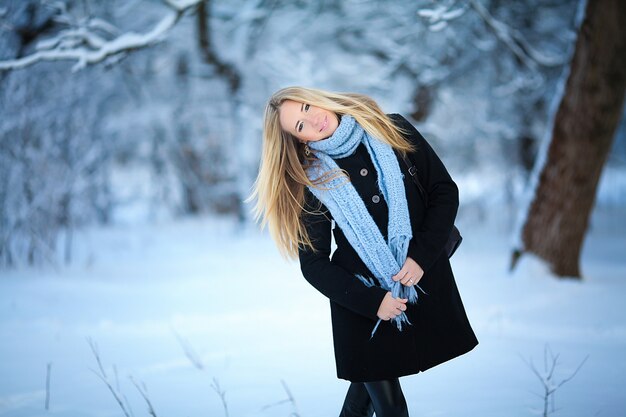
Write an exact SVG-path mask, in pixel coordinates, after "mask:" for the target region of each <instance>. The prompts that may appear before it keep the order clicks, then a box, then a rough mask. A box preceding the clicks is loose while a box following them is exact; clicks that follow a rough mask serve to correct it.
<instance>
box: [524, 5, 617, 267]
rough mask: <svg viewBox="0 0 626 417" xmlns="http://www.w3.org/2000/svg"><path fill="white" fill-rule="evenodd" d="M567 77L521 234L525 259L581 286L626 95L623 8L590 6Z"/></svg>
mask: <svg viewBox="0 0 626 417" xmlns="http://www.w3.org/2000/svg"><path fill="white" fill-rule="evenodd" d="M585 7H586V9H585V16H584V18H583V21H582V24H581V25H580V29H579V33H578V39H577V41H576V49H575V52H574V56H573V58H572V62H571V66H570V73H569V76H568V78H567V82H566V84H565V88H564V90H563V96H562V98H561V102H560V104H559V106H558V109H557V111H556V114H555V117H554V124H553V126H552V135H551V136H552V139H551V142H550V144H549V146H548V148H547V151H546V152H547V153H546V154H545V155H540V156H539V158H538V160H537V163H538V164H542V166H541V167H539V166H538V167H536V168H539V169H536V170H535V175H536V176H535V178H533V180H532V181H533V183H534V184H536V187H535V190H534V195H533V197H532V200H531V202H530V205H529V207H528V212H527V215H526V218H525V223H524V224H523V227H522V230H521V238H522V246H523V248H518V249H517V250H516V251H515V253H514V255H513V262H512V266H513V267H514V265H515V262H516V260H517V258H518V257H519V255H521V253H523V252H531V253H534V254H536V255H538V256H539V257H540V258H542V259H544V260H545V261H546V262H547V263H548V264H549V265H550V268H551V270H552V272H553V273H554V274H556V275H557V276H559V277H569V278H578V279H580V278H581V274H580V266H579V265H580V252H581V248H582V244H583V240H584V237H585V233H586V230H587V225H588V222H589V216H590V214H591V211H592V208H593V205H594V201H595V195H596V188H597V185H598V181H599V179H600V175H601V173H602V168H603V166H604V163H605V162H606V159H607V156H608V154H609V151H610V149H611V144H612V143H613V138H614V136H615V130H616V128H617V126H618V123H619V120H620V117H621V115H622V109H623V105H624V91H625V88H626V2H624V1H622V0H588V2H587V4H586V6H585Z"/></svg>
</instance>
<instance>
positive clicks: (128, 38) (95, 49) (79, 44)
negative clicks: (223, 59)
mask: <svg viewBox="0 0 626 417" xmlns="http://www.w3.org/2000/svg"><path fill="white" fill-rule="evenodd" d="M199 2H200V0H164V3H165V4H166V5H167V6H168V7H169V8H170V9H171V10H170V12H169V13H168V14H167V16H165V17H163V18H162V19H161V20H160V21H159V22H158V23H157V24H156V25H155V26H154V28H153V29H152V30H150V31H149V32H146V33H135V32H127V33H123V34H121V35H119V36H116V37H114V38H112V39H106V38H104V37H102V36H101V35H98V34H97V33H95V30H100V31H102V32H105V33H106V34H107V35H109V36H111V34H114V33H115V32H116V30H115V27H114V26H113V25H111V24H109V23H108V22H105V21H103V20H101V19H97V18H94V19H90V20H89V21H88V22H87V23H86V24H85V25H84V26H83V27H78V28H71V29H68V30H64V31H61V32H60V33H58V34H57V35H56V36H54V37H52V38H50V39H46V40H44V41H41V42H39V43H38V44H37V46H36V52H34V53H33V54H31V55H27V56H25V57H22V58H18V59H11V60H6V61H0V71H2V70H13V69H19V68H24V67H27V66H29V65H32V64H35V63H37V62H39V61H60V60H72V61H73V60H75V61H76V64H74V66H73V67H72V71H77V70H80V69H82V68H84V67H85V66H87V65H88V64H95V63H98V62H102V61H104V60H105V59H106V58H107V57H110V56H115V55H119V54H122V53H126V52H131V51H133V50H137V49H141V48H145V47H148V46H151V45H153V44H155V43H157V42H160V41H162V40H163V38H164V36H165V34H166V33H167V32H168V31H169V30H170V29H171V28H172V27H174V26H175V25H176V23H177V22H178V21H179V20H180V18H181V17H182V16H183V14H184V13H185V11H187V10H188V9H190V8H192V7H195V6H196V5H197V4H198V3H199Z"/></svg>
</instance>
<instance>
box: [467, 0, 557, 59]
mask: <svg viewBox="0 0 626 417" xmlns="http://www.w3.org/2000/svg"><path fill="white" fill-rule="evenodd" d="M469 4H470V6H471V7H472V8H473V9H474V10H475V11H476V13H478V15H479V16H480V17H481V18H482V19H483V21H484V22H485V23H486V24H487V26H489V27H490V28H491V29H492V30H493V32H494V34H495V35H496V37H497V38H498V39H500V41H502V43H504V44H505V45H506V46H507V47H508V48H509V49H510V50H511V52H513V54H515V56H516V57H518V58H519V60H520V61H521V62H522V63H524V65H525V66H526V67H528V68H529V69H531V70H536V69H537V65H542V66H544V67H555V66H560V65H563V64H564V63H565V61H566V60H567V59H566V57H564V56H549V55H546V54H544V53H542V52H540V51H537V50H536V49H535V48H533V47H532V46H531V45H530V44H529V43H528V42H527V41H526V39H525V38H524V36H523V35H522V34H521V33H520V32H519V31H518V30H516V29H514V28H511V27H510V26H508V25H507V24H505V23H503V22H501V21H499V20H497V19H496V18H494V17H493V16H492V15H491V14H490V13H489V11H488V10H487V9H486V8H485V6H483V5H482V4H481V3H480V1H479V0H469Z"/></svg>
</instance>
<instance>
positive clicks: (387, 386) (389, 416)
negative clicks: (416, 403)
mask: <svg viewBox="0 0 626 417" xmlns="http://www.w3.org/2000/svg"><path fill="white" fill-rule="evenodd" d="M374 412H376V417H409V410H408V408H407V405H406V400H405V399H404V394H403V393H402V388H401V387H400V381H399V380H398V378H394V379H389V380H384V381H373V382H352V383H350V387H349V388H348V392H347V393H346V399H345V401H344V403H343V408H342V409H341V414H340V415H339V417H372V415H373V414H374Z"/></svg>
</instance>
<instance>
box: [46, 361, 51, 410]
mask: <svg viewBox="0 0 626 417" xmlns="http://www.w3.org/2000/svg"><path fill="white" fill-rule="evenodd" d="M51 373H52V362H48V364H47V366H46V403H45V404H46V411H48V410H49V409H50V374H51Z"/></svg>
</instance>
